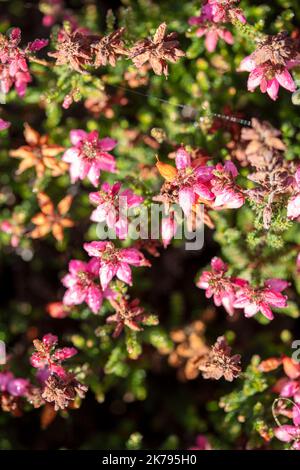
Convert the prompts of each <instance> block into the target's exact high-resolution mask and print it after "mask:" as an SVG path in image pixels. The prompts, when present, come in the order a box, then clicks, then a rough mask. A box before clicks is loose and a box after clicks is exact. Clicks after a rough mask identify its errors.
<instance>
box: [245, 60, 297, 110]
mask: <svg viewBox="0 0 300 470" xmlns="http://www.w3.org/2000/svg"><path fill="white" fill-rule="evenodd" d="M239 71H246V72H250V75H249V77H248V84H247V87H248V90H249V91H251V92H253V91H254V90H255V88H257V87H258V86H259V87H260V91H261V92H262V93H266V92H267V94H268V95H269V96H270V98H272V100H274V101H275V100H277V98H278V91H279V86H280V85H281V86H282V87H283V88H285V89H286V90H288V91H291V92H294V91H295V90H296V84H295V82H294V80H293V78H292V76H291V74H290V72H289V71H288V67H284V66H276V65H273V64H272V63H271V62H265V63H263V64H261V65H256V63H255V61H254V60H253V58H252V56H251V55H250V56H247V57H245V58H244V59H243V60H242V62H241V64H240V67H239Z"/></svg>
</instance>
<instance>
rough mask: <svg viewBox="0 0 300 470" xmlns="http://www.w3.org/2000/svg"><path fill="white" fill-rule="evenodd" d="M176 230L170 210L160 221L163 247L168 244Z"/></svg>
mask: <svg viewBox="0 0 300 470" xmlns="http://www.w3.org/2000/svg"><path fill="white" fill-rule="evenodd" d="M176 230H177V223H176V220H175V216H174V213H173V212H172V213H171V214H169V215H168V216H167V217H163V219H162V221H161V238H162V242H163V246H164V248H167V246H168V245H169V244H170V242H171V240H172V238H173V237H174V236H175V234H176Z"/></svg>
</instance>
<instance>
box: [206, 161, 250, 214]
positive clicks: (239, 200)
mask: <svg viewBox="0 0 300 470" xmlns="http://www.w3.org/2000/svg"><path fill="white" fill-rule="evenodd" d="M213 175H214V178H213V179H212V181H211V184H212V192H213V193H214V195H215V197H216V198H215V200H214V202H213V207H214V208H222V209H238V208H239V207H241V206H242V205H243V204H244V202H245V197H244V195H243V193H242V190H241V188H240V187H239V186H238V185H237V184H236V183H235V178H236V177H237V176H238V171H237V169H236V166H235V165H234V163H232V162H231V161H226V162H225V164H224V165H222V164H221V163H218V164H217V165H216V168H215V170H214V171H213Z"/></svg>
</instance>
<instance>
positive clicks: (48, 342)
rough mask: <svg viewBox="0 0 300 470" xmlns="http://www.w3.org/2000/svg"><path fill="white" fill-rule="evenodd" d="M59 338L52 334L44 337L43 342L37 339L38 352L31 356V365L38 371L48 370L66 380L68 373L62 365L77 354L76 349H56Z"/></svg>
mask: <svg viewBox="0 0 300 470" xmlns="http://www.w3.org/2000/svg"><path fill="white" fill-rule="evenodd" d="M57 342H58V338H57V336H55V335H52V334H51V333H48V334H47V335H44V336H43V338H42V341H40V340H38V339H36V340H34V342H33V344H34V346H35V348H36V351H37V352H34V353H33V354H32V355H31V358H30V363H31V365H32V366H33V367H35V368H36V369H45V368H46V369H47V370H48V371H49V372H50V373H51V374H53V373H54V374H57V375H58V376H60V377H62V378H64V377H65V376H66V371H65V369H64V367H63V366H62V365H61V363H62V362H63V361H65V360H66V359H69V358H71V357H73V356H74V355H75V354H77V350H76V349H75V348H73V347H72V348H62V349H56V346H57Z"/></svg>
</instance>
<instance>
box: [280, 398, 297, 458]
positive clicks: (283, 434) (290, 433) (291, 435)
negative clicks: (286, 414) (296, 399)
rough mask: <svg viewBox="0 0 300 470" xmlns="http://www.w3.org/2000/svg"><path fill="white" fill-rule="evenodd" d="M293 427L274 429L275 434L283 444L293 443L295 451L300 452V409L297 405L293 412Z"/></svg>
mask: <svg viewBox="0 0 300 470" xmlns="http://www.w3.org/2000/svg"><path fill="white" fill-rule="evenodd" d="M292 417H293V425H291V424H283V425H282V426H278V427H277V428H275V429H274V434H275V436H276V437H277V439H279V440H280V441H282V442H292V447H291V448H292V449H293V450H300V408H299V406H297V405H295V406H294V407H293V412H292Z"/></svg>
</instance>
